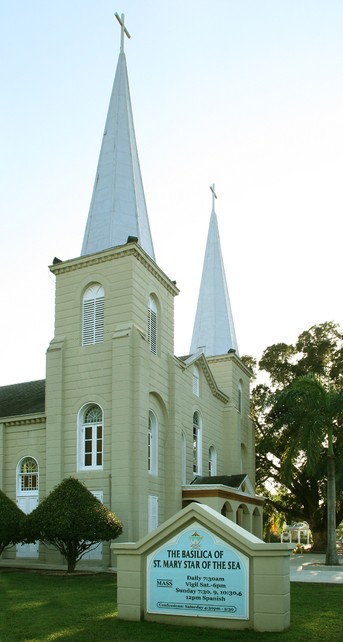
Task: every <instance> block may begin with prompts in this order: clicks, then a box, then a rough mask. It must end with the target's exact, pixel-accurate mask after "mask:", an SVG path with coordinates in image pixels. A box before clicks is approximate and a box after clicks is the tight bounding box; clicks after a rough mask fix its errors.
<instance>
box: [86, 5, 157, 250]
mask: <svg viewBox="0 0 343 642" xmlns="http://www.w3.org/2000/svg"><path fill="white" fill-rule="evenodd" d="M115 15H116V18H117V20H118V22H119V24H120V27H121V46H120V54H119V59H118V64H117V69H116V74H115V78H114V83H113V89H112V94H111V98H110V104H109V108H108V114H107V120H106V125H105V131H104V135H103V140H102V145H101V150H100V156H99V162H98V167H97V172H96V177H95V183H94V188H93V195H92V200H91V205H90V209H89V214H88V219H87V225H86V230H85V235H84V239H83V245H82V250H81V254H82V255H84V254H92V253H93V252H101V251H102V250H105V249H108V248H110V247H114V246H116V245H123V244H124V243H126V242H127V239H128V237H129V236H131V237H136V238H138V243H139V245H141V247H142V248H143V249H144V250H145V251H146V252H147V253H148V254H149V255H150V256H151V258H152V259H154V260H155V255H154V248H153V243H152V238H151V233H150V226H149V219H148V212H147V208H146V202H145V196H144V189H143V181H142V176H141V170H140V165H139V159H138V151H137V144H136V137H135V131H134V124H133V115H132V107H131V99H130V90H129V81H128V74H127V67H126V58H125V53H124V37H125V36H127V37H128V38H130V37H131V36H130V34H129V32H128V31H127V29H126V27H125V25H124V15H123V14H122V15H121V17H120V16H119V15H118V14H115Z"/></svg>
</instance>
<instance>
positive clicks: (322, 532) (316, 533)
mask: <svg viewBox="0 0 343 642" xmlns="http://www.w3.org/2000/svg"><path fill="white" fill-rule="evenodd" d="M309 526H310V529H311V534H312V539H313V546H312V549H311V552H312V553H325V551H326V549H327V529H326V526H325V525H324V524H323V528H319V527H318V525H314V524H311V521H309Z"/></svg>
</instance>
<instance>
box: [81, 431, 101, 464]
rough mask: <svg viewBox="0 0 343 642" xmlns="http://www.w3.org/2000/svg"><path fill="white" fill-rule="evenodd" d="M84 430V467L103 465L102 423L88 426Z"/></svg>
mask: <svg viewBox="0 0 343 642" xmlns="http://www.w3.org/2000/svg"><path fill="white" fill-rule="evenodd" d="M83 432H84V458H83V465H84V467H92V468H94V467H96V466H102V425H100V426H99V425H95V426H86V427H85V428H84V429H83Z"/></svg>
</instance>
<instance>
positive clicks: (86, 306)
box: [82, 283, 105, 346]
mask: <svg viewBox="0 0 343 642" xmlns="http://www.w3.org/2000/svg"><path fill="white" fill-rule="evenodd" d="M104 303H105V298H104V288H103V287H102V286H101V285H100V284H99V283H93V285H91V286H90V287H89V288H87V290H86V291H85V293H84V295H83V299H82V345H83V346H86V345H90V344H94V343H102V341H103V340H104Z"/></svg>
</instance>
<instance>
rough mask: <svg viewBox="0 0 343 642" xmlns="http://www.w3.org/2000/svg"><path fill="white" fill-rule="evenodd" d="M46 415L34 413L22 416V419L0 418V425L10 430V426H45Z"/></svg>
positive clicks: (18, 417)
mask: <svg viewBox="0 0 343 642" xmlns="http://www.w3.org/2000/svg"><path fill="white" fill-rule="evenodd" d="M45 422H46V415H45V413H44V414H41V413H39V414H38V413H35V414H32V415H23V416H22V417H20V416H17V417H1V418H0V424H3V425H4V426H6V427H8V428H10V427H12V426H30V425H32V424H45Z"/></svg>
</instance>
